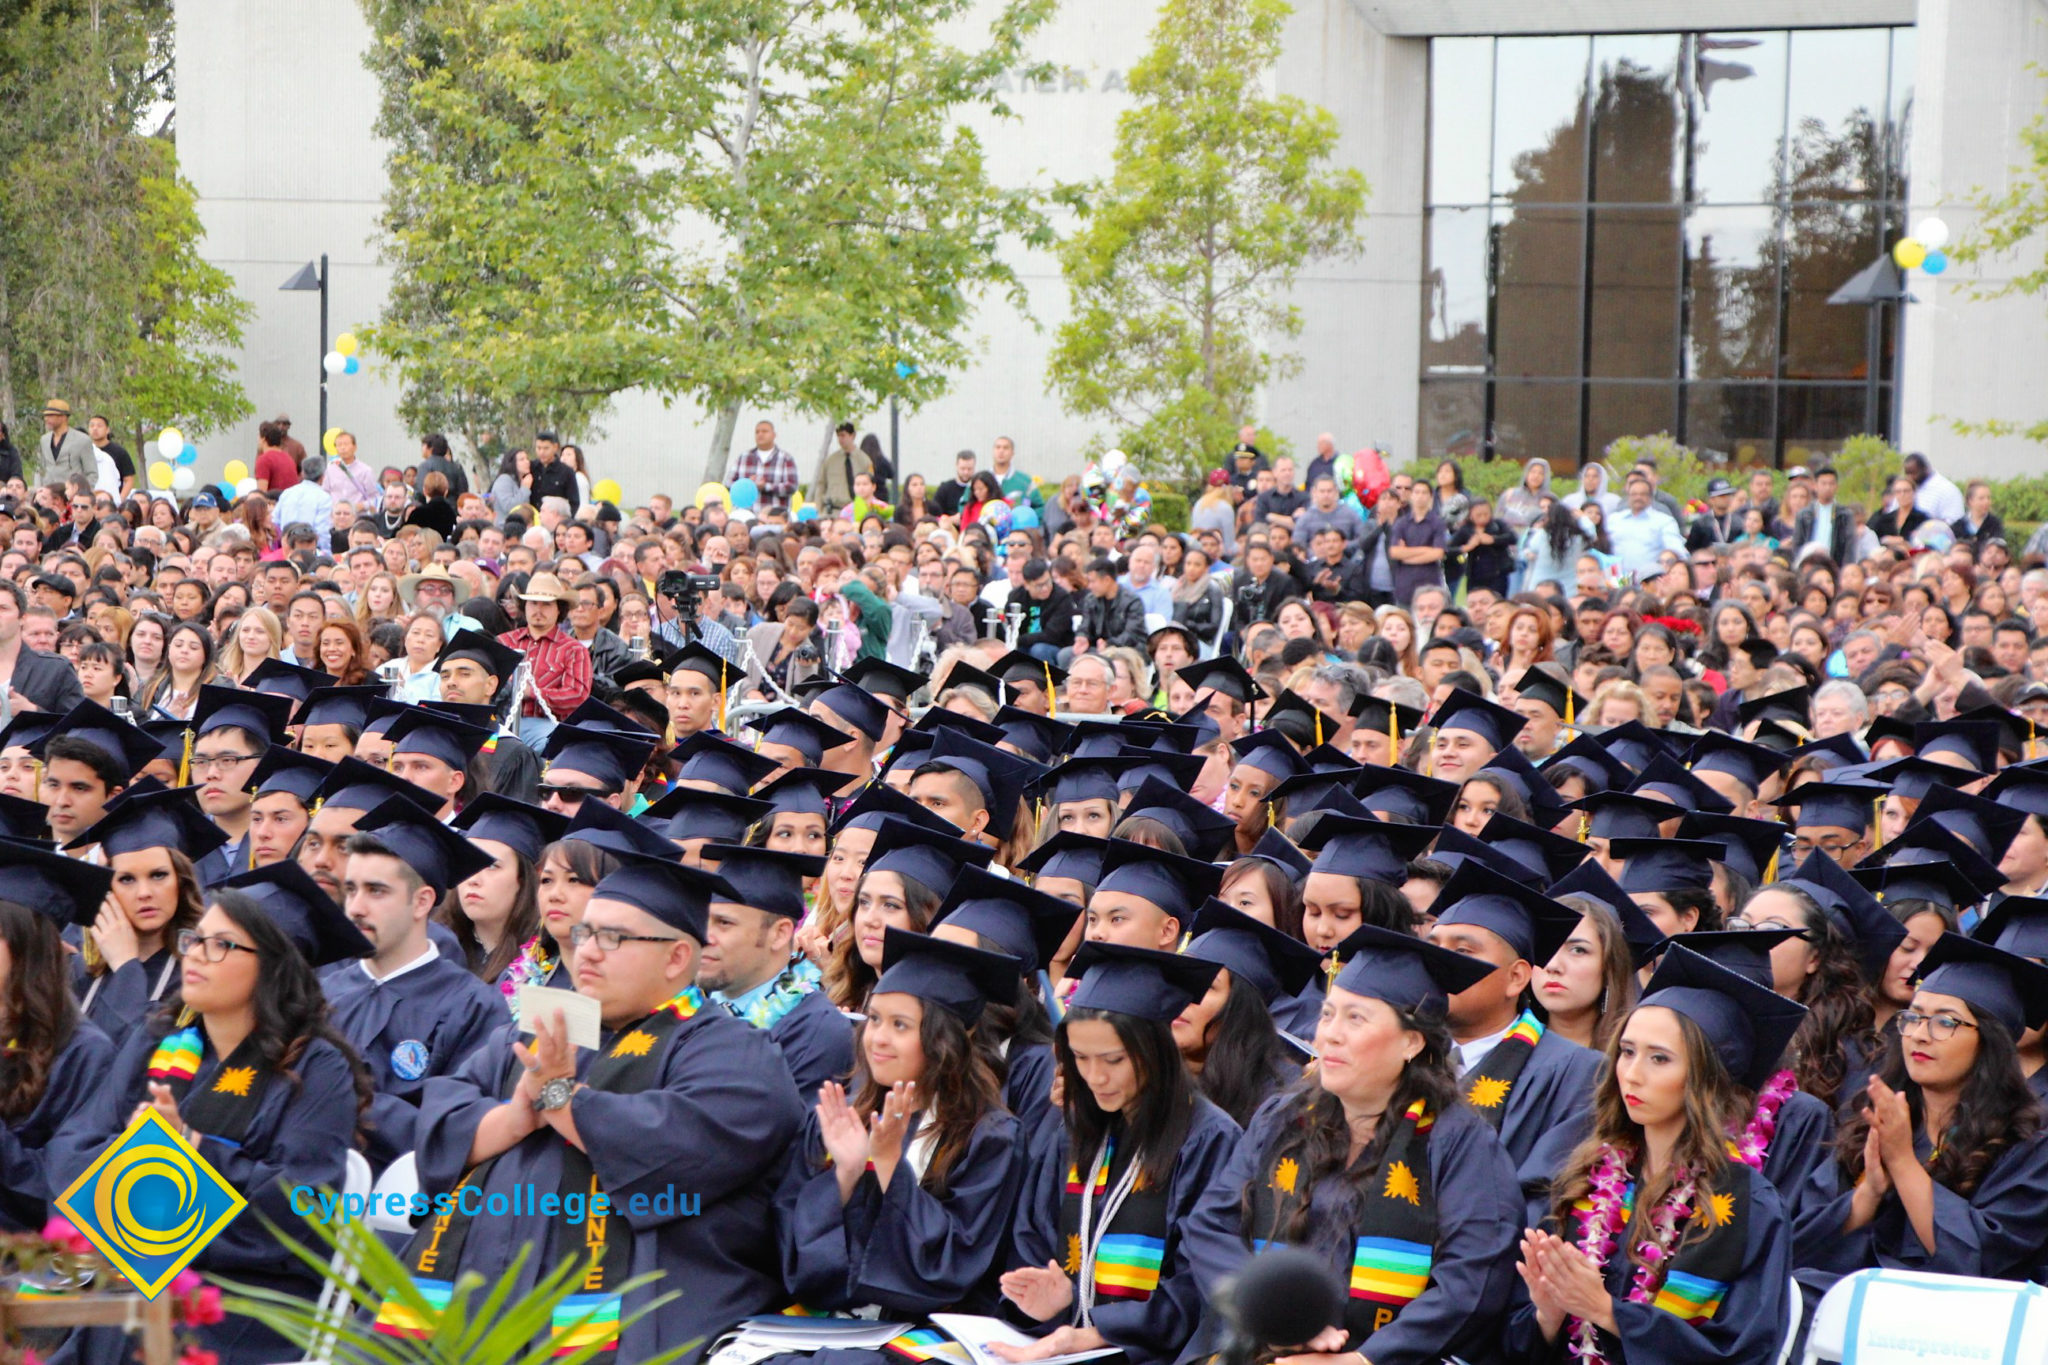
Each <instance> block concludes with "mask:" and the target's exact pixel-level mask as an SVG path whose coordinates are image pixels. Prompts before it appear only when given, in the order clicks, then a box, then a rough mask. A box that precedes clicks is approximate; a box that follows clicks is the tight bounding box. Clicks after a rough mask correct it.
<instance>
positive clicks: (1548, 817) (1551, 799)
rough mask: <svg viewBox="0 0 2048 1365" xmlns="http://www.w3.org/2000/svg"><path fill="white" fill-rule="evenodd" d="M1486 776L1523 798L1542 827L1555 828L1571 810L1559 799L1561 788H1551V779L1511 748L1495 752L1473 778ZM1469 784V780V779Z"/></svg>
mask: <svg viewBox="0 0 2048 1365" xmlns="http://www.w3.org/2000/svg"><path fill="white" fill-rule="evenodd" d="M1482 775H1483V776H1486V777H1489V778H1493V779H1495V780H1497V781H1500V782H1504V783H1506V784H1507V785H1508V786H1509V787H1510V788H1512V789H1513V790H1514V793H1515V795H1516V796H1519V797H1520V798H1522V804H1523V805H1525V806H1527V807H1528V808H1529V817H1530V819H1531V820H1533V821H1534V822H1535V823H1536V824H1539V825H1545V826H1548V825H1555V824H1556V823H1557V822H1558V821H1560V820H1562V819H1564V817H1565V815H1566V813H1567V812H1569V811H1570V810H1571V806H1570V805H1569V804H1568V803H1567V802H1566V801H1565V799H1564V798H1563V797H1562V796H1560V795H1558V791H1557V788H1555V787H1553V786H1551V785H1550V779H1549V778H1547V777H1545V776H1544V775H1543V773H1542V771H1541V770H1540V769H1539V768H1537V766H1536V765H1535V764H1534V763H1531V762H1530V761H1529V756H1528V755H1527V754H1525V753H1523V752H1522V751H1521V750H1520V749H1517V748H1516V747H1515V746H1514V745H1512V744H1510V745H1508V746H1507V747H1506V748H1505V749H1499V750H1496V751H1495V752H1494V755H1493V757H1492V758H1489V759H1487V760H1486V763H1485V765H1484V766H1482V767H1481V768H1480V769H1479V771H1478V772H1476V773H1474V774H1472V776H1473V777H1479V776H1482ZM1468 780H1469V779H1468Z"/></svg>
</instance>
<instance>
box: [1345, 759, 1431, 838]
mask: <svg viewBox="0 0 2048 1365" xmlns="http://www.w3.org/2000/svg"><path fill="white" fill-rule="evenodd" d="M1349 786H1350V789H1351V792H1352V794H1353V795H1354V796H1356V797H1357V798H1358V799H1359V800H1360V801H1362V802H1364V803H1365V808H1366V809H1367V810H1370V811H1374V812H1377V813H1378V814H1381V815H1399V816H1401V817H1402V818H1404V819H1406V820H1409V821H1412V822H1413V823H1415V824H1418V825H1440V824H1442V823H1444V821H1446V820H1448V819H1450V817H1451V807H1452V806H1454V805H1455V804H1457V800H1458V784H1457V783H1455V782H1444V781H1441V780H1439V779H1437V778H1434V777H1424V776H1423V775H1422V774H1421V773H1418V772H1410V771H1409V770H1408V769H1406V768H1382V767H1379V766H1377V765H1374V764H1367V765H1365V766H1363V767H1361V768H1360V769H1359V770H1358V773H1357V775H1356V776H1354V777H1353V778H1352V779H1351V781H1350V783H1349Z"/></svg>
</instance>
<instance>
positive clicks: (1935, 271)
mask: <svg viewBox="0 0 2048 1365" xmlns="http://www.w3.org/2000/svg"><path fill="white" fill-rule="evenodd" d="M1920 268H1921V269H1922V270H1924V271H1926V272H1927V273H1928V274H1930V275H1939V274H1940V273H1941V272H1942V271H1944V270H1946V269H1948V255H1947V253H1945V252H1940V251H1930V252H1928V253H1927V259H1926V260H1924V261H1922V262H1920Z"/></svg>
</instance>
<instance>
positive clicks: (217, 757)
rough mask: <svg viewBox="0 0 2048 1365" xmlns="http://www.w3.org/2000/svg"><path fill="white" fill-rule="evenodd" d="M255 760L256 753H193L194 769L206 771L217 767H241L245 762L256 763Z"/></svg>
mask: <svg viewBox="0 0 2048 1365" xmlns="http://www.w3.org/2000/svg"><path fill="white" fill-rule="evenodd" d="M255 761H256V755H254V754H194V755H192V771H193V772H195V773H204V772H212V771H213V770H214V769H215V768H239V767H241V766H242V765H243V764H244V763H254V762H255Z"/></svg>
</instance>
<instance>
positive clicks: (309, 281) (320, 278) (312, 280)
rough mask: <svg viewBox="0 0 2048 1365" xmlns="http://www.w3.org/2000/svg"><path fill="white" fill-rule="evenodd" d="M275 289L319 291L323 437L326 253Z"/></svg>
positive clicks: (323, 429) (324, 428) (322, 423)
mask: <svg viewBox="0 0 2048 1365" xmlns="http://www.w3.org/2000/svg"><path fill="white" fill-rule="evenodd" d="M277 288H278V292H279V293H297V292H301V291H305V290H312V289H317V290H319V291H320V350H319V352H318V354H319V356H320V359H321V362H322V363H321V366H320V427H319V430H320V431H321V433H322V434H323V435H324V434H325V433H326V431H327V366H326V364H325V361H326V358H327V253H326V252H324V251H323V252H321V253H320V263H319V265H318V266H317V267H316V266H315V265H314V263H313V262H311V261H308V262H306V263H305V264H304V265H302V266H300V267H299V269H298V273H297V274H295V275H293V276H292V277H291V278H290V279H288V280H286V281H285V282H284V283H283V284H281V285H279V286H278V287H277Z"/></svg>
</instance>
